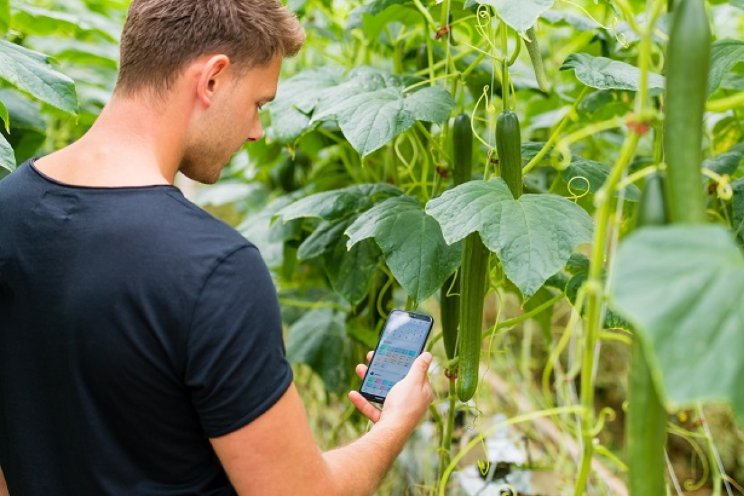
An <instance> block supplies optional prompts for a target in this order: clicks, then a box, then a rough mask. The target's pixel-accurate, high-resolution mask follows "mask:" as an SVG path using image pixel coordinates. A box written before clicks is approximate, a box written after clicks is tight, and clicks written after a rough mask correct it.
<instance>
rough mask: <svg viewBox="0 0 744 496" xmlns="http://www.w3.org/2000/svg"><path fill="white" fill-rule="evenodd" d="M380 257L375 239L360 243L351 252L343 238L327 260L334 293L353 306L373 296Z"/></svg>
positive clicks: (325, 261) (327, 256)
mask: <svg viewBox="0 0 744 496" xmlns="http://www.w3.org/2000/svg"><path fill="white" fill-rule="evenodd" d="M380 255H381V254H380V249H379V248H378V247H377V245H376V244H375V242H374V241H372V240H371V239H367V240H364V241H362V242H360V243H357V244H356V245H354V246H353V247H352V248H351V250H347V249H346V239H345V238H340V239H339V240H338V242H337V243H336V245H335V246H334V247H333V250H332V251H329V252H328V253H326V256H325V257H323V269H324V270H325V272H326V274H327V275H328V279H329V280H330V281H331V287H332V288H333V290H334V291H335V292H336V293H338V294H340V295H341V296H343V297H344V299H345V300H346V301H348V302H349V303H351V304H352V305H356V304H357V303H359V302H360V301H362V300H363V299H364V298H365V297H366V296H367V293H368V292H369V287H370V284H371V282H372V277H373V276H374V275H375V269H376V268H377V264H378V263H379V262H380Z"/></svg>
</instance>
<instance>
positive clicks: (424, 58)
mask: <svg viewBox="0 0 744 496" xmlns="http://www.w3.org/2000/svg"><path fill="white" fill-rule="evenodd" d="M428 67H429V50H428V49H427V48H426V43H422V44H420V45H419V46H418V48H417V49H416V71H417V72H420V71H423V70H424V69H426V68H428Z"/></svg>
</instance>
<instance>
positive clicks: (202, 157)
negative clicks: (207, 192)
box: [178, 142, 230, 184]
mask: <svg viewBox="0 0 744 496" xmlns="http://www.w3.org/2000/svg"><path fill="white" fill-rule="evenodd" d="M224 155H225V151H224V150H223V149H221V148H220V147H218V146H215V145H214V144H211V145H210V144H209V143H206V142H201V143H194V144H192V145H190V146H188V147H187V148H186V151H185V152H184V155H183V158H182V159H181V164H180V166H179V168H178V170H179V171H181V173H182V174H183V175H184V176H186V177H188V178H189V179H192V180H194V181H197V182H199V183H202V184H214V183H216V182H217V181H218V180H219V178H220V173H221V172H222V169H223V168H224V167H225V165H226V164H227V162H228V161H229V160H230V159H229V158H227V159H222V157H224Z"/></svg>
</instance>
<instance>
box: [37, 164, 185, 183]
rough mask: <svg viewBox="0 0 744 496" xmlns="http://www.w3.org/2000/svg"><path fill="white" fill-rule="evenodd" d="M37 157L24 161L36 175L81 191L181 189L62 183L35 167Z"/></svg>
mask: <svg viewBox="0 0 744 496" xmlns="http://www.w3.org/2000/svg"><path fill="white" fill-rule="evenodd" d="M39 158H40V157H33V158H30V159H29V160H28V161H27V162H26V164H27V165H28V167H29V169H31V170H32V171H33V172H34V173H35V174H36V175H37V176H38V177H40V178H41V179H42V180H44V181H45V182H47V183H51V184H54V185H55V186H60V187H62V188H67V189H75V190H83V191H148V190H160V189H170V190H175V191H181V190H180V189H178V188H177V187H176V186H174V185H172V184H149V185H142V186H86V185H83V184H69V183H64V182H62V181H59V180H57V179H55V178H53V177H51V176H48V175H47V174H44V173H43V172H42V171H40V170H39V168H38V167H36V161H37V160H38V159H39Z"/></svg>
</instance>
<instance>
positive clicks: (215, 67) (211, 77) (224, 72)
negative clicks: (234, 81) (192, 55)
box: [196, 54, 231, 108]
mask: <svg viewBox="0 0 744 496" xmlns="http://www.w3.org/2000/svg"><path fill="white" fill-rule="evenodd" d="M201 64H202V66H201V69H200V71H199V74H198V79H197V82H196V98H197V100H198V101H199V102H200V103H201V104H202V105H204V107H205V108H208V107H210V106H211V105H212V102H213V101H214V95H215V93H216V92H217V90H218V89H219V88H220V87H223V86H225V85H226V84H227V81H228V78H229V72H230V65H231V62H230V58H229V57H228V56H227V55H224V54H220V55H211V56H209V57H208V58H206V59H204V60H203V61H201Z"/></svg>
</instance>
